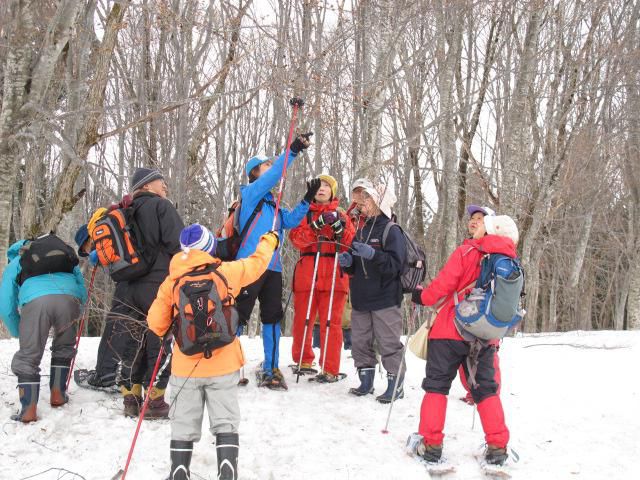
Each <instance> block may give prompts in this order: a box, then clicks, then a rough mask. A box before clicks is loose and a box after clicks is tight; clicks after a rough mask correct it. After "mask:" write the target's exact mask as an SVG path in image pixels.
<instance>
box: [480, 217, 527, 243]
mask: <svg viewBox="0 0 640 480" xmlns="http://www.w3.org/2000/svg"><path fill="white" fill-rule="evenodd" d="M484 228H485V230H486V231H487V233H488V234H489V235H498V236H500V237H507V238H510V239H511V240H513V243H514V244H517V243H518V241H519V240H520V233H519V232H518V226H517V225H516V222H515V221H514V220H513V218H511V217H510V216H508V215H487V216H485V217H484Z"/></svg>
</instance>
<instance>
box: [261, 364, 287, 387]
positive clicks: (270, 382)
mask: <svg viewBox="0 0 640 480" xmlns="http://www.w3.org/2000/svg"><path fill="white" fill-rule="evenodd" d="M276 372H277V373H276ZM278 374H279V375H278ZM256 381H257V382H258V387H260V388H262V387H265V388H268V389H269V390H289V387H288V386H287V383H286V382H285V380H284V377H283V376H282V373H281V372H280V370H278V369H275V370H274V372H273V374H268V373H266V372H264V371H263V370H262V369H259V370H257V371H256Z"/></svg>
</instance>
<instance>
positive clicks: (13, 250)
mask: <svg viewBox="0 0 640 480" xmlns="http://www.w3.org/2000/svg"><path fill="white" fill-rule="evenodd" d="M26 242H27V241H26V240H19V241H17V242H16V243H14V244H13V245H11V246H10V247H9V250H7V259H8V261H9V262H10V261H12V260H13V259H14V258H16V257H17V256H18V255H20V249H21V248H22V246H23V245H24V244H25V243H26Z"/></svg>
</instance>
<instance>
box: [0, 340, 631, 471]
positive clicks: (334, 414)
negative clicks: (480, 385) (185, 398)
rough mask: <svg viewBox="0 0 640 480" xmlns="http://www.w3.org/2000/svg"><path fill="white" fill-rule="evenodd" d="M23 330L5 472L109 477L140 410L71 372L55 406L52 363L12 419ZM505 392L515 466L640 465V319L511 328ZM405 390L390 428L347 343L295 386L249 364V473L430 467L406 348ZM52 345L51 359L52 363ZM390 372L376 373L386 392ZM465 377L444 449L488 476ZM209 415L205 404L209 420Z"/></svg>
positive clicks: (208, 453) (140, 464)
mask: <svg viewBox="0 0 640 480" xmlns="http://www.w3.org/2000/svg"><path fill="white" fill-rule="evenodd" d="M290 340H291V339H290V338H285V339H283V345H282V352H283V354H282V358H281V360H282V362H281V363H282V366H286V365H288V364H289V363H292V362H291V358H290V354H289V352H290ZM242 343H243V346H244V348H245V353H246V354H247V359H248V365H247V373H248V374H250V373H251V372H252V371H253V369H254V368H255V366H256V365H257V364H258V362H259V361H260V359H261V355H260V350H261V343H260V339H247V338H246V337H243V339H242ZM97 345H98V339H96V338H85V339H83V340H82V342H81V343H80V353H79V355H78V362H77V363H78V366H79V367H80V368H91V367H93V365H94V361H95V352H96V349H97ZM16 348H17V341H16V340H2V341H0V399H1V401H0V419H1V420H2V421H1V422H0V424H1V425H2V428H1V431H0V439H1V440H0V478H2V479H23V478H34V479H38V480H45V479H58V478H64V479H67V480H71V479H73V478H79V477H74V476H73V475H71V474H66V475H64V474H63V473H61V472H60V471H57V470H50V471H49V472H47V473H44V474H39V473H40V472H43V471H45V470H48V469H55V468H64V469H67V470H69V471H72V472H76V473H77V474H79V475H82V476H83V477H84V478H86V479H110V478H112V477H113V476H114V475H115V474H116V472H117V471H118V470H119V469H120V468H122V467H123V465H124V463H125V460H126V455H127V451H128V448H129V444H130V441H131V438H132V436H133V433H134V429H135V422H134V421H133V420H131V419H125V418H124V417H123V416H122V414H121V400H120V398H119V397H117V396H108V395H106V394H103V393H99V392H93V391H88V390H82V389H79V388H78V387H76V386H74V385H73V384H72V387H71V392H70V394H71V403H70V404H68V405H66V406H65V407H64V408H62V409H58V410H52V409H51V408H50V407H49V406H48V400H49V391H48V388H46V387H47V386H48V377H43V379H42V384H43V391H42V394H41V398H40V403H39V410H38V413H39V417H40V421H38V422H36V423H34V424H30V425H22V424H17V423H14V422H12V421H10V420H9V415H10V414H12V413H14V412H15V411H16V410H17V409H18V408H17V406H18V398H17V391H16V388H15V382H16V379H15V377H13V375H12V374H11V371H10V368H9V367H10V363H11V357H12V355H13V353H14V351H15V350H16ZM500 356H501V365H502V371H503V380H504V382H503V390H502V392H503V393H502V398H503V402H504V405H505V411H506V415H507V422H508V425H509V427H510V429H511V432H512V442H511V446H512V447H513V448H514V449H515V450H516V451H517V452H518V453H519V454H520V457H521V460H520V462H519V463H518V464H516V465H514V466H513V469H512V475H513V478H516V479H527V480H532V479H554V480H555V479H607V480H613V479H635V478H640V383H639V382H638V364H639V360H640V332H588V333H587V332H571V333H566V334H550V335H533V336H526V337H519V338H512V339H507V340H505V342H504V344H503V346H502V349H501V354H500ZM407 357H408V377H407V382H406V396H405V398H404V399H403V400H400V401H398V402H397V403H396V405H395V406H394V411H393V415H392V418H391V424H390V426H389V434H387V435H384V434H382V433H381V430H382V428H383V426H384V423H385V420H386V416H387V412H388V407H386V406H383V405H380V404H378V403H377V402H375V400H374V398H373V396H368V397H366V398H355V397H352V396H350V395H348V394H347V390H348V388H349V387H351V386H355V385H357V384H358V382H357V378H356V375H355V371H354V368H353V361H352V360H351V359H350V358H348V352H344V355H343V363H342V370H343V371H344V372H346V373H348V374H349V376H348V378H347V379H346V380H344V381H343V382H339V383H337V384H333V385H317V384H311V383H309V382H307V380H306V379H305V378H304V377H302V378H301V381H300V383H299V384H296V383H295V379H294V377H293V375H292V374H291V373H290V372H289V371H288V369H286V374H287V375H288V380H289V391H288V392H274V391H269V390H263V389H258V388H257V387H256V384H255V381H254V380H253V377H252V375H249V376H250V380H251V383H250V384H249V386H248V387H246V388H244V389H241V391H240V402H241V408H242V414H243V420H242V424H241V430H240V434H241V437H240V443H241V450H240V478H241V479H245V480H249V479H259V480H271V479H274V480H284V479H309V480H316V479H317V480H320V479H323V480H325V479H336V480H337V479H340V480H355V479H414V478H415V479H420V478H427V477H428V475H427V473H426V472H425V470H424V469H423V467H422V466H420V465H419V464H418V463H417V462H415V461H414V460H412V459H411V458H409V457H407V456H406V455H405V454H404V452H403V447H404V442H405V440H406V437H407V435H408V434H409V433H411V432H413V431H416V430H417V423H418V412H419V408H420V402H421V400H422V395H423V392H422V390H421V389H420V383H421V381H422V377H423V375H424V362H422V361H420V360H418V359H417V358H416V357H414V356H413V355H412V354H411V353H408V355H407ZM49 360H50V354H49V353H48V352H47V353H46V354H45V358H44V360H43V373H47V374H48V366H49ZM384 385H386V379H382V378H381V377H380V376H377V377H376V392H377V393H380V392H381V391H382V390H383V386H384ZM462 395H463V390H462V387H461V386H460V384H459V383H458V382H457V381H456V382H455V384H454V386H453V389H452V392H451V395H450V397H449V400H450V401H449V409H448V416H447V425H446V431H445V433H446V434H447V436H446V438H445V455H446V456H447V457H448V458H449V459H450V460H451V461H452V462H453V463H454V464H455V465H456V468H457V470H456V473H455V474H452V475H449V476H448V477H447V478H456V479H475V478H482V474H481V472H480V469H479V468H478V465H477V463H476V462H475V460H474V459H473V457H472V455H473V453H474V452H476V451H477V449H478V448H479V447H480V446H481V445H482V443H483V435H482V429H481V426H480V422H479V419H478V418H477V417H476V419H475V427H474V428H472V425H473V408H472V407H469V406H468V405H466V404H464V403H463V402H460V401H459V400H458V398H459V397H460V396H462ZM207 426H208V420H206V415H205V428H206V427H207ZM212 441H213V437H212V436H211V434H210V433H209V432H208V431H205V432H204V434H203V440H202V441H201V442H200V443H199V444H197V446H196V448H195V452H194V460H193V463H192V471H193V472H194V474H195V475H193V478H195V479H201V478H205V479H215V477H216V459H215V448H214V447H213V445H212ZM168 445H169V423H168V421H160V422H159V421H155V422H145V423H144V424H143V427H142V430H141V433H140V437H139V439H138V444H137V447H136V451H135V454H134V457H133V462H132V465H131V468H130V471H129V475H128V477H129V478H131V479H134V478H135V479H158V478H165V477H166V474H167V472H168V468H169V452H168Z"/></svg>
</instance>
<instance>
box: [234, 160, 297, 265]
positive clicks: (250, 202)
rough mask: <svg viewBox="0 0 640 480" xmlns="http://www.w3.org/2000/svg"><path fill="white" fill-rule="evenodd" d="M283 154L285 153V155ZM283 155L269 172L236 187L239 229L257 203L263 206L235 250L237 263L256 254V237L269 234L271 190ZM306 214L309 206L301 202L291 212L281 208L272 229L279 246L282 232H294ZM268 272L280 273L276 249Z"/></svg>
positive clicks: (271, 213) (273, 206)
mask: <svg viewBox="0 0 640 480" xmlns="http://www.w3.org/2000/svg"><path fill="white" fill-rule="evenodd" d="M285 153H286V152H285ZM285 153H281V154H280V156H279V157H278V158H277V159H276V161H275V162H274V163H273V165H272V166H271V168H270V169H269V170H267V171H266V172H265V173H263V174H262V175H260V177H259V178H258V179H257V180H256V181H254V182H253V183H250V184H248V185H243V186H241V187H240V199H241V201H242V206H241V207H240V219H239V220H240V222H239V223H240V228H241V229H242V228H244V225H245V224H246V223H247V221H248V220H249V217H250V216H251V214H252V213H253V210H254V209H255V208H256V206H257V205H258V203H259V202H260V200H261V199H264V200H265V202H264V203H263V204H262V210H261V211H260V212H259V213H258V215H256V218H255V220H254V221H253V225H251V226H250V227H249V230H248V231H247V235H246V237H245V238H244V240H243V242H242V244H241V245H240V249H239V250H238V255H237V256H236V258H237V259H241V258H247V257H248V256H250V255H251V254H253V252H255V251H256V247H257V246H258V242H259V241H260V237H261V236H262V235H264V234H265V233H267V232H268V231H269V230H271V225H272V224H273V217H274V215H275V201H274V198H273V195H272V194H271V189H272V188H273V187H275V186H276V185H277V184H278V181H279V180H280V177H281V176H282V169H283V167H284V161H285V158H284V157H285ZM296 156H297V155H296V154H294V153H293V152H289V163H288V165H287V168H289V167H290V166H291V164H292V163H293V162H294V161H295V159H296ZM307 211H309V204H308V203H307V202H305V201H304V200H303V201H301V202H300V203H299V204H298V205H297V206H296V208H294V209H293V210H287V209H284V208H281V209H280V210H279V215H278V216H279V217H280V218H279V219H278V221H277V222H276V229H277V230H278V234H279V235H280V242H281V243H280V245H281V246H282V241H283V239H284V236H283V231H284V229H285V228H295V227H297V226H298V225H300V222H301V221H302V219H303V218H304V216H305V215H306V214H307ZM269 270H273V271H275V272H281V271H282V264H281V263H280V249H279V248H278V250H276V251H275V252H274V254H273V258H272V259H271V262H270V263H269Z"/></svg>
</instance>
